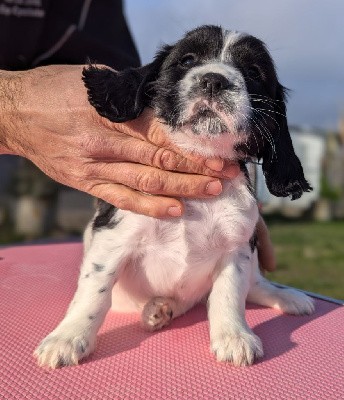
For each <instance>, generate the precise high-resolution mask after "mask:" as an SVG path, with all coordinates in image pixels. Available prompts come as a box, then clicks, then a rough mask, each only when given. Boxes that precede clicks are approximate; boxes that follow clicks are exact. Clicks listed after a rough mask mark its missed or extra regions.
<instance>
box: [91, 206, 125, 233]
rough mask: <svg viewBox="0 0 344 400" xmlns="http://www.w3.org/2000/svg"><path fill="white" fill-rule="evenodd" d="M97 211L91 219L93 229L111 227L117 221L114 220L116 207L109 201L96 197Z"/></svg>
mask: <svg viewBox="0 0 344 400" xmlns="http://www.w3.org/2000/svg"><path fill="white" fill-rule="evenodd" d="M97 211H98V215H97V216H96V218H95V219H94V221H93V225H92V228H93V230H95V231H96V230H99V229H102V228H108V229H112V228H114V227H115V226H116V225H117V223H118V222H119V221H116V220H115V218H114V217H115V215H116V211H117V208H116V207H115V206H113V205H112V204H110V203H107V202H106V201H104V200H102V199H97Z"/></svg>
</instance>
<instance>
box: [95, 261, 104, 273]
mask: <svg viewBox="0 0 344 400" xmlns="http://www.w3.org/2000/svg"><path fill="white" fill-rule="evenodd" d="M93 267H94V270H95V271H96V272H102V271H104V269H105V265H102V264H96V263H93Z"/></svg>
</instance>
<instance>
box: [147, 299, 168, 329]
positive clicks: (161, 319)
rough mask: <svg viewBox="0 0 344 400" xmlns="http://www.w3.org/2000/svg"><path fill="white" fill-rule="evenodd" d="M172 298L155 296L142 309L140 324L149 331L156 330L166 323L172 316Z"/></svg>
mask: <svg viewBox="0 0 344 400" xmlns="http://www.w3.org/2000/svg"><path fill="white" fill-rule="evenodd" d="M172 302H173V300H172V299H167V298H164V297H155V298H153V299H151V300H150V301H149V302H148V303H147V304H146V305H145V306H144V308H143V310H142V316H141V318H142V324H143V326H144V327H145V329H147V330H149V331H156V330H158V329H161V328H162V327H164V326H166V325H168V324H169V323H170V322H171V319H172V317H173V311H172Z"/></svg>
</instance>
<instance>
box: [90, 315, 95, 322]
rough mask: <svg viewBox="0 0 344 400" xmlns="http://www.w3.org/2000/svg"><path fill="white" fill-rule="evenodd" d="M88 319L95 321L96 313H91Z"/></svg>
mask: <svg viewBox="0 0 344 400" xmlns="http://www.w3.org/2000/svg"><path fill="white" fill-rule="evenodd" d="M88 319H89V320H90V321H93V320H94V319H96V316H95V315H89V316H88Z"/></svg>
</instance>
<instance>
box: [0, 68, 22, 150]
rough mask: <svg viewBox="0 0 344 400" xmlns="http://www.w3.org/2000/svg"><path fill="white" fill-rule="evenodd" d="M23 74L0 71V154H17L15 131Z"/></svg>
mask: <svg viewBox="0 0 344 400" xmlns="http://www.w3.org/2000/svg"><path fill="white" fill-rule="evenodd" d="M24 74H25V73H24V72H12V71H0V154H17V150H16V148H17V147H18V143H17V140H16V135H15V132H16V129H17V127H16V123H17V122H19V121H18V118H17V117H18V107H19V103H20V98H21V95H22V78H23V75H24Z"/></svg>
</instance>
